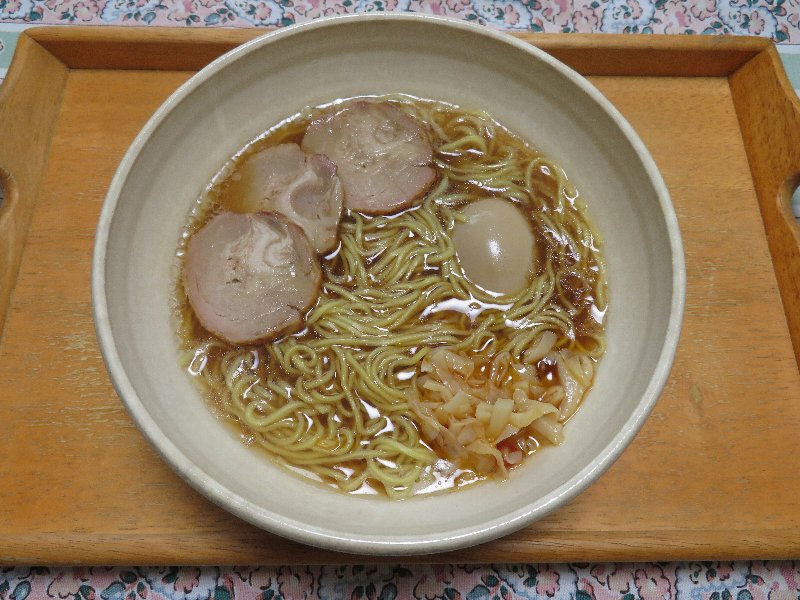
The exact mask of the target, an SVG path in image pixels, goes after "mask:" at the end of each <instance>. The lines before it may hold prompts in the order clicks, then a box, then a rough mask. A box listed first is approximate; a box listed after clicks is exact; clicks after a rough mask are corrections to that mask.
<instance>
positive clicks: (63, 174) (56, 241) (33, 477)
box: [0, 28, 800, 564]
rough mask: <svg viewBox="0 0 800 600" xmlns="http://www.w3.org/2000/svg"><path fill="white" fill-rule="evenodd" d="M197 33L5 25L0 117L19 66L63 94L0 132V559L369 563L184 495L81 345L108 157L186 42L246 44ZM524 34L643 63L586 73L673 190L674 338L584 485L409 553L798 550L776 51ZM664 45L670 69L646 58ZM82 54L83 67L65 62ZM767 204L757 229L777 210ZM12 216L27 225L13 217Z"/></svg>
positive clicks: (786, 167) (791, 116)
mask: <svg viewBox="0 0 800 600" xmlns="http://www.w3.org/2000/svg"><path fill="white" fill-rule="evenodd" d="M104 29H105V28H104ZM193 33H194V32H193ZM197 33H200V32H197ZM202 33H203V35H202V36H200V37H199V38H198V39H199V42H198V44H199V45H200V46H201V48H200V49H198V51H197V52H196V53H193V52H192V42H191V37H189V36H188V34H187V32H185V31H181V32H171V31H169V30H161V31H158V32H157V33H156V34H152V35H151V34H150V32H142V31H138V30H124V31H122V32H119V35H120V36H121V37H120V39H121V40H123V41H124V44H123V45H122V46H120V45H119V44H117V46H115V47H116V48H117V50H116V51H110V53H109V61H110V64H112V65H116V66H119V65H120V61H123V62H124V60H123V58H122V48H123V47H124V49H125V53H127V54H129V55H137V54H138V50H139V47H140V43H141V45H142V47H143V48H144V50H143V54H144V55H147V52H148V50H147V47H148V45H149V44H154V43H157V44H162V45H163V44H167V45H168V46H170V45H171V46H170V47H172V48H173V49H174V50H175V52H174V54H175V55H174V56H171V57H170V59H169V61H170V64H169V65H159V69H158V70H146V69H140V70H120V69H117V68H100V67H101V66H102V60H103V58H102V54H101V53H95V54H94V55H93V53H92V52H91V45H92V43H93V41H92V32H91V31H86V30H78V31H75V32H74V33H73V32H72V30H70V29H66V30H64V29H60V30H58V31H56V30H48V31H36V30H33V31H30V32H29V33H28V34H26V35H29V36H31V37H32V38H33V39H35V41H36V43H29V42H26V41H24V40H25V36H23V41H22V42H21V43H20V46H19V50H18V53H17V57H16V58H15V64H14V66H13V71H12V74H13V75H14V76H13V77H12V76H10V77H9V80H8V81H7V82H6V84H5V85H4V90H3V93H2V94H0V127H2V130H3V131H9V130H10V131H14V132H17V131H20V129H19V124H18V122H14V123H11V124H10V123H9V122H8V119H9V118H10V115H13V114H14V112H13V111H9V110H8V109H7V108H6V107H7V106H9V103H13V102H14V101H16V102H17V103H21V104H24V103H25V102H26V99H28V98H36V95H37V94H39V93H40V92H39V91H38V90H36V89H35V88H34V87H31V86H22V85H20V83H21V82H22V81H23V80H25V77H24V76H23V75H24V73H25V72H27V71H28V70H30V69H36V73H37V77H36V79H38V80H42V81H50V80H52V81H53V82H55V83H53V84H52V85H54V86H55V87H57V88H60V92H59V93H51V94H50V96H49V98H50V100H49V101H50V102H53V103H55V104H57V108H58V112H57V120H56V121H55V123H54V127H52V131H50V130H49V129H47V128H45V133H46V132H48V131H50V133H49V135H41V136H40V137H39V138H37V143H36V144H28V143H26V144H24V146H23V145H16V146H15V145H13V144H12V145H11V146H9V145H8V144H5V145H0V168H7V169H9V170H10V171H12V174H14V173H13V171H14V170H15V169H16V168H17V167H18V166H19V165H20V164H21V163H20V162H19V160H18V159H17V158H15V156H14V155H15V153H17V154H20V155H27V153H32V155H33V157H34V159H36V157H37V156H39V155H40V154H39V153H41V152H46V154H47V156H48V160H47V164H46V168H45V170H44V173H43V176H42V177H41V185H40V186H39V187H38V191H37V187H36V186H35V185H34V186H32V187H26V190H27V191H26V192H25V193H26V194H31V193H32V194H34V197H33V198H30V197H28V198H20V200H21V201H25V202H31V206H34V203H35V206H34V210H33V213H32V219H31V222H30V230H29V233H28V236H27V240H26V242H25V246H24V252H23V253H22V259H21V263H20V267H19V272H18V276H17V277H16V286H15V287H14V288H13V291H12V292H11V296H10V304H9V309H8V313H7V317H6V323H5V329H4V332H3V337H2V339H0V423H2V424H3V428H2V432H3V433H2V435H0V481H2V482H3V484H2V485H1V486H0V564H2V563H13V564H74V563H83V564H231V563H237V564H248V563H249V564H252V563H280V564H287V563H320V562H325V563H334V562H344V563H358V562H367V561H371V560H374V559H373V558H365V557H353V556H344V555H338V554H334V553H330V552H323V551H320V550H316V549H313V548H308V547H305V546H301V545H299V544H295V543H291V542H287V541H285V540H282V539H280V538H277V537H275V536H273V535H270V534H267V533H264V532H261V531H259V530H257V529H255V528H253V527H252V526H250V525H247V524H245V523H244V522H242V521H239V520H238V519H236V518H234V517H232V516H230V515H228V514H227V513H226V512H224V511H222V510H221V509H219V508H217V507H215V506H214V505H212V504H210V503H209V502H208V501H206V500H205V499H204V498H203V497H201V496H200V495H199V494H198V493H196V492H194V491H193V490H192V489H191V488H189V487H188V486H187V485H186V484H184V483H183V482H182V481H181V480H180V479H179V478H178V477H177V476H176V475H175V474H174V473H173V472H172V471H171V470H170V469H169V467H167V466H166V464H165V463H163V462H162V461H161V460H160V459H159V457H158V456H157V455H156V453H155V452H154V451H153V450H152V449H151V448H150V447H149V445H148V444H147V443H146V442H145V440H144V438H143V437H142V436H141V435H140V434H139V432H138V430H137V429H136V428H135V426H134V425H133V423H132V422H131V420H130V418H129V417H128V415H127V413H126V412H125V410H124V408H123V407H122V404H121V403H120V401H119V400H118V398H117V397H116V395H115V393H114V390H113V388H112V386H111V384H110V382H109V379H108V377H107V375H106V372H105V369H104V366H103V362H102V359H101V357H100V354H99V351H98V348H97V343H96V341H95V337H94V330H93V326H92V315H91V305H90V289H89V280H90V266H91V253H92V242H93V233H94V228H95V224H96V221H97V218H98V215H99V211H100V207H101V204H102V201H103V196H104V194H105V191H106V188H107V186H108V184H109V182H110V179H111V177H112V175H113V172H114V170H115V168H116V166H117V163H118V161H119V159H120V158H121V157H122V155H123V153H124V152H125V150H126V148H127V146H128V144H129V143H130V141H131V140H132V139H133V137H134V135H135V134H136V132H137V130H138V129H139V127H141V125H142V124H143V123H144V121H145V120H146V119H147V117H148V116H149V115H150V114H151V113H152V111H153V110H154V109H155V108H156V107H157V106H158V105H159V103H160V102H162V101H163V100H164V99H165V98H166V97H167V96H168V95H169V93H170V92H171V91H173V90H174V89H175V88H176V87H177V86H178V85H179V84H180V83H181V82H183V81H185V79H186V78H187V77H189V76H190V75H191V70H192V69H194V68H196V67H197V66H199V65H198V64H197V57H198V56H202V58H203V60H207V59H210V58H213V56H214V52H221V51H222V50H224V49H225V48H227V47H230V45H233V44H235V43H238V42H241V41H242V39H243V37H247V36H246V35H243V33H242V32H227V31H223V30H216V31H214V32H213V36H211V37H209V36H208V35H207V32H202ZM247 33H248V34H249V33H251V32H247ZM97 35H98V36H100V37H102V38H105V39H106V41H107V42H108V43H111V44H112V46H114V44H116V42H114V43H112V42H113V40H112V42H109V40H111V39H112V38H113V37H114V36H115V35H117V34H116V33H114V32H111V31H109V30H107V29H105V30H104V31H101V32H98V33H97ZM212 38H213V44H211V46H208V45H204V44H207V42H209V40H212ZM535 39H536V40H539V41H541V40H544V41H543V42H541V44H542V45H543V46H544V47H546V48H547V49H548V51H552V52H553V53H554V54H558V53H559V51H560V52H562V54H564V53H566V55H568V57H569V61H570V64H571V66H573V67H574V68H576V69H578V70H579V71H584V72H587V71H588V72H593V69H595V68H596V66H597V59H596V57H597V55H598V53H600V54H602V55H605V56H617V57H620V56H629V57H630V56H634V55H636V47H637V44H638V46H639V47H640V51H641V52H644V53H645V55H647V56H649V57H650V58H649V59H648V60H650V63H648V64H645V63H646V62H647V61H644V60H639V59H636V60H633V59H632V60H631V61H630V63H629V64H631V65H634V66H632V67H630V71H629V73H628V74H627V75H619V74H618V75H605V76H596V77H593V78H592V81H593V82H594V83H595V84H596V85H597V86H598V87H599V88H600V89H601V91H603V92H604V93H605V94H606V95H607V96H608V97H609V98H610V99H611V101H612V102H614V104H615V105H616V106H617V107H618V108H619V109H620V110H621V111H622V112H623V114H624V115H625V116H626V117H627V118H628V119H629V120H630V122H631V123H632V125H633V126H634V127H635V128H636V130H637V131H638V132H639V134H640V135H641V136H642V138H643V139H644V141H645V143H646V144H647V146H648V147H649V149H650V150H651V152H652V154H653V156H654V158H655V160H656V162H657V164H658V165H659V167H660V168H661V170H662V173H663V175H664V178H665V180H666V183H667V185H668V187H669V189H670V192H671V194H672V198H673V202H674V204H675V207H676V211H677V214H678V218H679V223H680V227H681V231H682V235H683V240H684V245H685V251H686V260H687V271H688V272H687V277H688V289H687V298H686V318H685V324H684V328H683V333H682V338H681V343H680V346H679V349H678V353H677V357H676V361H675V365H674V368H673V371H672V376H671V378H670V381H669V383H668V385H667V386H666V389H665V390H664V393H663V395H662V397H661V398H660V400H659V402H658V403H657V405H656V407H655V409H654V411H653V413H652V415H651V416H650V418H649V419H648V421H647V423H646V424H645V426H644V427H643V429H642V430H641V432H640V433H639V435H638V436H637V437H636V439H635V440H634V441H633V443H632V444H631V446H630V447H629V448H628V449H627V450H626V451H625V452H624V453H623V455H622V457H621V458H620V459H619V460H618V461H617V463H615V464H614V466H612V467H611V469H609V471H608V472H607V473H606V474H604V475H603V476H602V477H601V478H600V479H599V481H598V482H597V483H596V484H594V485H593V486H592V487H590V488H589V489H588V490H587V491H586V492H585V493H583V494H582V495H581V496H579V497H578V498H577V499H576V500H575V501H573V502H572V503H571V504H569V505H568V506H566V507H564V508H562V509H561V510H558V511H556V512H555V513H553V514H551V515H550V516H549V517H547V518H546V519H544V520H542V521H540V522H538V523H536V524H534V525H533V526H531V527H528V528H526V529H524V530H522V531H520V532H518V533H516V534H513V535H511V536H508V537H506V538H503V539H500V540H497V541H495V542H491V543H489V544H485V545H483V546H479V547H476V548H471V549H466V550H463V551H459V552H453V553H449V554H443V555H437V556H435V557H421V558H419V559H416V560H419V561H436V562H453V563H465V562H484V563H485V562H514V561H524V562H535V561H560V560H582V561H590V560H591V561H595V560H597V561H605V560H669V559H713V558H716V559H723V558H729V559H733V558H750V559H755V558H780V557H790V556H793V557H796V556H797V555H800V470H798V469H797V457H798V456H800V436H798V434H797V432H798V431H800V373H799V372H798V368H797V364H796V362H795V353H794V351H793V348H792V343H791V338H790V333H789V327H788V325H787V320H786V316H785V315H784V310H783V307H782V303H781V295H780V290H779V286H778V283H777V280H776V275H775V273H776V271H775V270H774V269H773V262H772V259H771V256H770V248H769V246H768V242H767V236H766V235H765V229H764V224H763V222H762V218H761V214H760V208H759V205H761V206H762V208H763V207H764V206H767V207H769V206H770V204H772V205H773V206H775V207H779V209H780V210H779V212H780V213H781V214H783V213H785V203H781V202H779V200H778V199H777V197H776V196H775V194H776V189H777V188H780V187H781V185H783V183H782V182H784V183H785V182H786V181H788V180H790V179H792V178H794V179H792V180H793V181H794V180H796V178H797V173H798V169H799V167H800V163H799V162H798V155H799V154H800V145H799V144H798V143H797V141H798V135H800V126H799V125H798V122H797V119H798V109H797V104H796V102H795V101H794V100H789V99H788V96H787V94H788V92H789V90H788V87H787V85H786V82H785V79H784V76H783V75H782V74H780V73H778V72H777V69H779V65H778V63H777V61H776V60H775V57H774V51H773V50H771V49H770V48H769V45H768V44H766V43H764V42H761V41H758V40H755V41H754V40H734V41H732V42H730V43H729V42H726V41H725V40H720V39H716V38H702V39H701V38H697V39H694V38H680V39H675V38H672V39H671V46H672V47H671V49H670V48H655V49H653V48H654V44H655V46H658V44H663V43H664V42H661V41H655V40H653V41H647V42H646V43H645V41H644V40H642V39H641V38H634V39H633V40H631V39H628V38H623V39H620V38H618V37H613V36H595V37H592V38H591V39H589V38H588V37H585V36H580V37H577V36H567V37H559V36H555V37H547V38H541V37H536V38H535ZM140 41H141V42H140ZM120 43H121V42H120ZM684 44H685V45H686V46H685V47H684ZM726 44H729V46H728V45H726ZM212 46H213V48H215V49H216V50H213V51H212V50H209V48H210V47H212ZM109 47H110V46H109ZM109 47H107V49H108V48H109ZM687 48H688V49H687ZM43 49H46V50H47V52H43ZM662 50H663V51H664V53H665V54H664V56H666V57H667V60H666V62H664V63H658V64H656V65H653V64H651V63H652V60H656V61H657V60H658V56H660V55H661V51H662ZM48 53H51V54H48ZM678 55H691V56H693V57H694V58H696V59H698V60H699V59H700V58H701V57H703V56H706V57H707V58H708V64H709V67H708V71H707V72H704V71H703V70H702V68H701V66H698V65H702V61H701V62H698V63H697V64H695V65H694V66H693V67H692V72H691V74H692V75H695V76H694V77H667V76H659V77H653V76H651V75H652V74H653V73H661V74H664V73H667V72H669V69H671V68H673V63H672V62H671V61H673V58H674V57H675V56H678ZM91 56H94V58H92V59H91V60H92V61H93V62H91V66H92V67H93V68H91V69H81V68H77V67H78V66H80V65H84V66H86V63H85V62H83V61H85V60H87V58H86V57H91ZM42 57H45V58H46V60H41V59H42ZM640 58H641V57H640ZM71 60H74V61H76V62H75V63H74V64H73V63H71V62H70V61H71ZM182 60H184V61H185V62H182ZM127 64H128V66H130V65H131V64H132V63H130V62H129V63H127ZM636 65H638V66H636ZM140 66H141V65H140ZM166 66H170V67H173V68H177V67H184V68H185V69H186V70H171V69H167V68H166ZM622 66H623V65H620V64H617V65H615V66H614V69H616V70H617V72H619V71H620V70H622ZM675 69H676V72H678V73H683V74H686V70H685V68H684V67H680V66H675ZM724 69H727V70H724ZM704 73H705V74H706V75H708V76H700V75H703V74H704ZM776 73H777V74H776ZM728 75H730V76H728ZM769 86H772V87H769ZM15 99H16V100H15ZM737 110H738V111H739V113H740V114H738V115H737ZM44 112H45V113H46V114H50V113H48V112H47V111H44ZM9 128H10V129H9ZM743 135H744V137H743ZM13 137H14V139H20V136H17V135H15V136H13ZM759 140H760V141H759ZM48 141H49V146H48ZM758 148H761V149H760V150H759V149H758ZM748 154H749V156H750V163H749V162H748ZM782 157H785V160H784V159H783V158H782ZM36 160H38V159H36ZM751 166H752V169H753V172H752V175H751ZM35 171H36V169H33V171H32V172H35ZM769 171H772V172H771V173H769ZM34 174H35V173H34ZM18 178H19V179H20V180H21V179H22V177H19V176H18ZM776 186H777V187H776ZM781 189H782V188H781ZM31 190H32V191H31ZM757 190H758V192H759V193H760V194H762V198H761V202H760V203H759V199H758V197H757V193H756V192H757ZM764 214H765V219H766V222H767V223H768V225H769V227H770V232H772V227H773V226H774V223H775V221H776V218H777V217H775V214H776V211H772V212H770V211H769V210H765V212H764ZM779 216H780V215H779ZM1 217H2V214H0V218H1ZM781 218H782V217H781ZM0 223H4V222H3V221H0ZM4 227H8V225H7V224H5V225H4ZM18 227H20V228H21V229H25V228H26V227H25V224H24V222H23V223H22V224H21V225H19V226H18ZM777 227H779V228H780V229H779V231H782V232H783V233H779V234H778V236H779V239H780V240H782V241H779V242H776V243H774V244H773V245H772V246H773V248H772V249H773V251H774V252H776V253H777V260H776V263H777V264H778V265H785V266H781V267H780V269H784V268H785V269H786V272H787V273H788V275H781V281H784V280H786V279H787V278H788V279H791V277H792V273H795V274H796V273H797V269H798V263H799V261H798V258H797V251H798V240H797V230H796V228H790V227H789V225H788V222H786V220H785V219H784V221H783V222H780V221H779V225H778V226H777ZM793 227H794V226H793ZM5 236H6V230H3V231H0V239H5ZM792 236H794V237H792ZM3 266H4V268H5V265H3ZM780 269H779V272H782V271H781V270H780ZM795 280H797V276H796V275H795ZM787 289H788V292H786V294H788V296H787V297H788V298H789V301H791V300H792V298H794V301H795V304H791V302H787V306H790V307H792V310H795V311H796V310H797V304H796V301H797V291H796V288H793V289H789V288H787ZM7 291H8V290H4V292H7ZM794 328H795V330H797V324H796V323H795V325H794ZM385 560H388V561H391V562H395V561H397V559H391V558H388V559H385ZM405 562H409V559H405Z"/></svg>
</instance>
